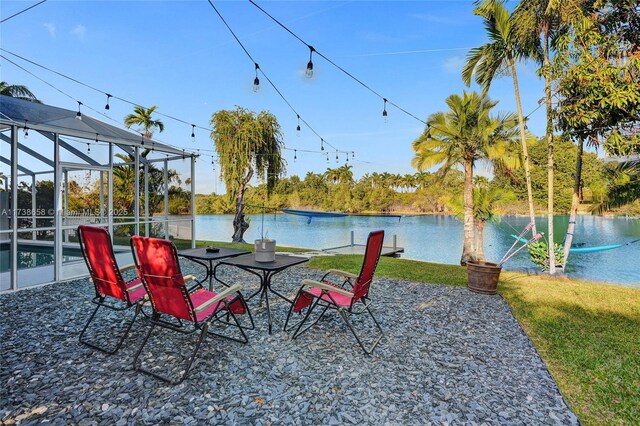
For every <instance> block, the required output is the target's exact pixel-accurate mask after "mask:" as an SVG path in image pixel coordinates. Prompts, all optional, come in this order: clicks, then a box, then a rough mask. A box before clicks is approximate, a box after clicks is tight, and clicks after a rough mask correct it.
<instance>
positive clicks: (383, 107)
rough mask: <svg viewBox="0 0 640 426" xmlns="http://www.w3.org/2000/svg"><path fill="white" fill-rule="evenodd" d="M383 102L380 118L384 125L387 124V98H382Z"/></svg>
mask: <svg viewBox="0 0 640 426" xmlns="http://www.w3.org/2000/svg"><path fill="white" fill-rule="evenodd" d="M382 100H383V101H384V105H383V106H382V116H383V117H384V121H385V123H386V122H387V98H382Z"/></svg>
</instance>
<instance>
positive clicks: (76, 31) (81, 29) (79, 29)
mask: <svg viewBox="0 0 640 426" xmlns="http://www.w3.org/2000/svg"><path fill="white" fill-rule="evenodd" d="M71 34H73V35H75V36H76V37H78V38H79V39H80V40H84V37H85V35H86V34H87V28H86V27H85V26H84V25H82V24H78V25H76V26H75V27H73V29H72V30H71Z"/></svg>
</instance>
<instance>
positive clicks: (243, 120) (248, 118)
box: [211, 107, 285, 243]
mask: <svg viewBox="0 0 640 426" xmlns="http://www.w3.org/2000/svg"><path fill="white" fill-rule="evenodd" d="M211 124H212V125H213V131H212V132H211V139H213V142H214V145H215V149H216V152H217V154H218V159H219V161H220V172H221V173H222V177H223V179H224V182H225V185H226V187H227V194H228V196H229V197H230V199H233V198H235V204H236V213H235V217H234V218H233V237H232V241H233V242H234V243H238V242H244V239H243V235H244V232H245V231H246V230H247V229H248V228H249V223H247V222H246V221H245V218H244V204H243V199H244V194H245V192H246V191H247V188H248V185H249V181H250V180H251V178H252V177H253V175H254V172H257V174H258V177H259V178H261V179H265V180H266V182H267V193H270V192H271V191H272V190H273V188H274V187H275V184H276V182H277V180H278V178H279V177H280V176H282V174H284V172H285V167H284V166H285V163H284V159H283V158H282V146H283V142H282V132H281V131H280V124H278V120H277V119H276V117H275V116H274V115H273V114H271V113H269V112H267V111H262V112H261V113H259V114H257V115H256V114H255V113H253V112H251V111H248V110H246V109H244V108H241V107H237V108H236V109H235V110H220V111H218V112H216V113H214V114H213V116H212V117H211Z"/></svg>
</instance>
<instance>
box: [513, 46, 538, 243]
mask: <svg viewBox="0 0 640 426" xmlns="http://www.w3.org/2000/svg"><path fill="white" fill-rule="evenodd" d="M509 63H510V65H511V74H512V75H513V90H514V92H515V95H516V108H517V110H518V125H519V127H520V143H521V144H522V157H523V160H524V176H525V180H526V185H527V199H528V201H529V218H530V220H531V223H533V228H532V231H533V235H536V234H537V231H536V213H535V210H534V208H533V191H532V189H531V171H530V169H529V150H528V148H527V133H526V128H525V122H524V116H523V114H522V103H521V101H520V87H519V86H518V75H517V74H516V64H515V62H514V61H513V59H511V60H510V62H509Z"/></svg>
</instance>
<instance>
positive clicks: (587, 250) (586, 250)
mask: <svg viewBox="0 0 640 426" xmlns="http://www.w3.org/2000/svg"><path fill="white" fill-rule="evenodd" d="M511 236H512V237H513V238H515V239H516V240H517V239H518V236H517V235H513V234H511ZM523 240H524V238H520V241H523ZM524 241H526V240H524ZM638 241H640V239H637V240H633V241H629V242H628V243H624V244H611V245H608V246H596V247H576V248H572V249H571V250H570V252H571V253H577V254H581V253H595V252H598V251H605V250H613V249H617V248H620V247H624V246H628V245H629V244H633V243H637V242H638Z"/></svg>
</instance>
